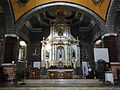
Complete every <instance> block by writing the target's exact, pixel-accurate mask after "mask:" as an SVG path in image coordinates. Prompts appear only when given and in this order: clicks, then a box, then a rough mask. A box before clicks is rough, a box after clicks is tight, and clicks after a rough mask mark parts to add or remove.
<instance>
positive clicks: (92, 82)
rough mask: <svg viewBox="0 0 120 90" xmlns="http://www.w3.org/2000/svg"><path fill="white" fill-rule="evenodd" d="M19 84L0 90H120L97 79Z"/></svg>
mask: <svg viewBox="0 0 120 90" xmlns="http://www.w3.org/2000/svg"><path fill="white" fill-rule="evenodd" d="M21 83H22V82H18V83H17V85H16V86H5V87H0V90H120V87H115V86H110V87H108V86H106V85H104V84H103V83H102V82H101V81H99V80H98V79H40V80H25V82H24V83H25V84H21Z"/></svg>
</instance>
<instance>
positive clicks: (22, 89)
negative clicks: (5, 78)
mask: <svg viewBox="0 0 120 90" xmlns="http://www.w3.org/2000/svg"><path fill="white" fill-rule="evenodd" d="M0 90H120V88H119V87H9V88H0Z"/></svg>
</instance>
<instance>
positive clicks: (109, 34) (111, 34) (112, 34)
mask: <svg viewBox="0 0 120 90" xmlns="http://www.w3.org/2000/svg"><path fill="white" fill-rule="evenodd" d="M108 36H117V33H107V34H104V35H103V36H102V39H103V38H104V37H108Z"/></svg>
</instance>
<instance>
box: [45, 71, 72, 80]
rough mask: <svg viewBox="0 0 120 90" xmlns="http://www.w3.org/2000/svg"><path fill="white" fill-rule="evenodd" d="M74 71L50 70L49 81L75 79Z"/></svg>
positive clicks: (48, 72)
mask: <svg viewBox="0 0 120 90" xmlns="http://www.w3.org/2000/svg"><path fill="white" fill-rule="evenodd" d="M73 77H74V69H48V70H47V78H48V79H73Z"/></svg>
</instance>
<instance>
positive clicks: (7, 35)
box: [5, 34, 19, 39]
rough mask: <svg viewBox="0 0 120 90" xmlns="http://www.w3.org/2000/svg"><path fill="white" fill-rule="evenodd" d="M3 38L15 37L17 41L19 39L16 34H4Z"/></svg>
mask: <svg viewBox="0 0 120 90" xmlns="http://www.w3.org/2000/svg"><path fill="white" fill-rule="evenodd" d="M5 37H17V39H19V36H17V35H16V34H5Z"/></svg>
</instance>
